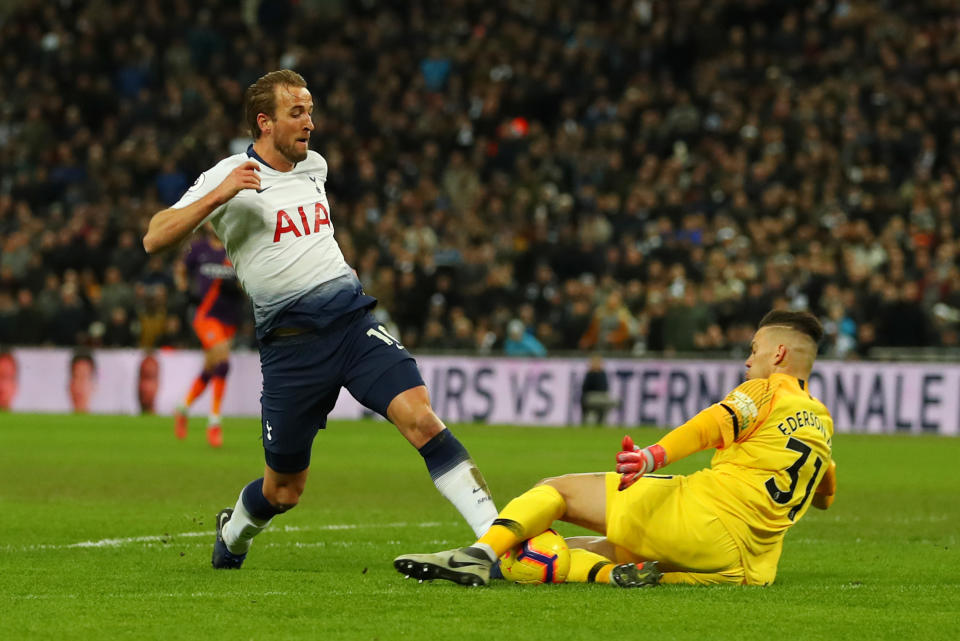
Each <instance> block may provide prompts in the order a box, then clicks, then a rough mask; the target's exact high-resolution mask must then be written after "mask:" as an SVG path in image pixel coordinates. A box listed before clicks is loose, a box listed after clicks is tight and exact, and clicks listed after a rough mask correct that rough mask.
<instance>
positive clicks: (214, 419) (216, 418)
mask: <svg viewBox="0 0 960 641" xmlns="http://www.w3.org/2000/svg"><path fill="white" fill-rule="evenodd" d="M214 425H220V415H219V414H211V415H210V416H208V417H207V427H212V426H214Z"/></svg>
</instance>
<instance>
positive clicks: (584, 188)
mask: <svg viewBox="0 0 960 641" xmlns="http://www.w3.org/2000/svg"><path fill="white" fill-rule="evenodd" d="M61 4H62V5H63V6H61V7H59V8H58V10H57V11H50V10H49V9H48V7H47V6H46V5H45V4H44V3H40V2H24V3H18V4H17V5H16V6H14V7H13V8H11V9H10V10H9V12H8V13H7V14H6V15H7V17H6V18H5V20H4V22H3V23H2V24H0V78H2V80H3V81H4V86H5V87H7V88H8V91H6V92H5V93H4V95H3V97H2V98H0V111H2V113H4V118H3V119H2V122H0V175H3V176H4V177H5V179H4V180H3V181H0V308H2V310H3V311H0V315H2V316H3V317H4V318H6V316H7V315H10V314H13V315H14V316H16V315H17V314H19V313H20V311H21V307H25V308H27V310H28V311H27V312H26V313H27V314H28V315H30V314H32V313H33V312H31V311H29V308H30V307H33V308H34V309H35V310H36V312H38V313H39V314H40V316H41V317H42V318H43V323H42V327H43V331H42V332H40V333H39V335H37V333H33V334H30V335H17V336H15V337H14V340H16V341H17V342H18V343H23V344H33V343H41V344H61V345H77V344H82V343H88V342H91V341H93V340H95V339H94V337H93V334H94V333H95V332H91V328H90V325H91V324H92V323H95V322H99V323H103V324H104V325H105V326H106V328H105V331H104V333H103V335H102V336H101V337H100V340H102V341H104V343H107V342H108V341H107V336H108V335H109V334H111V332H109V331H106V330H109V325H110V320H111V318H113V315H114V310H115V308H117V307H121V308H123V309H124V310H126V313H127V315H128V318H131V319H134V321H133V322H132V323H129V324H130V325H131V326H132V329H133V330H134V331H132V332H131V333H132V335H131V336H124V335H122V333H121V334H116V333H114V337H112V338H110V340H109V344H120V343H119V342H118V341H122V342H124V343H125V344H126V345H128V346H132V345H134V344H140V345H153V344H156V343H157V342H158V340H160V337H161V336H168V335H169V334H170V332H169V331H166V329H165V328H167V320H166V317H167V316H168V315H175V316H177V317H179V318H180V324H181V327H186V326H188V324H189V320H190V319H189V317H188V314H189V310H188V307H189V306H188V305H187V304H186V303H185V302H184V300H185V297H184V296H181V295H180V293H182V292H181V290H179V289H178V282H179V280H178V276H177V274H176V271H175V270H176V267H175V262H174V258H175V257H174V256H173V255H170V256H167V257H162V258H158V259H153V260H151V261H149V262H148V260H147V257H146V255H145V253H144V252H143V250H142V248H141V247H140V246H139V244H138V242H137V238H138V237H139V236H140V235H141V233H142V229H143V226H144V225H145V223H146V220H147V219H148V217H149V215H150V214H151V213H152V212H154V211H157V210H159V209H162V208H163V206H164V204H165V203H168V202H169V201H170V200H171V199H176V198H177V197H178V196H179V193H180V192H182V191H183V190H184V189H186V188H187V184H188V183H189V182H190V181H192V180H193V179H194V178H195V177H196V176H197V175H198V174H199V172H200V171H201V170H202V169H203V168H205V167H208V166H209V165H210V164H211V162H212V161H213V159H214V158H215V157H219V155H220V154H221V153H222V150H223V149H225V148H233V149H238V150H242V149H245V148H246V145H247V144H248V141H247V140H246V135H245V134H244V132H243V131H242V123H240V122H233V121H232V120H231V119H230V118H228V117H226V116H225V114H230V113H236V111H237V109H238V105H239V104H240V100H241V97H242V92H243V90H244V88H245V87H246V86H247V85H248V84H249V83H250V82H252V80H254V79H255V78H257V77H259V76H260V75H261V74H262V73H263V72H265V71H267V70H269V69H274V68H278V67H281V66H292V67H295V68H296V70H297V71H299V72H300V73H301V74H303V75H304V76H305V77H306V79H307V81H308V82H309V84H310V86H311V87H312V88H314V89H315V94H316V95H317V96H320V97H321V99H320V102H318V103H317V109H316V123H315V124H316V135H315V136H314V138H313V139H314V141H315V142H314V144H316V145H318V150H319V151H321V152H322V153H323V154H324V156H325V157H326V158H327V161H328V171H329V175H328V181H327V189H328V192H329V195H330V198H331V200H332V204H333V209H332V211H331V216H332V220H333V221H334V222H335V224H336V226H337V236H338V241H339V242H340V245H341V247H342V248H343V251H344V254H345V256H346V257H347V260H348V262H350V263H351V264H353V265H354V267H355V268H356V269H357V271H358V273H359V274H360V277H361V279H362V281H363V283H364V285H365V286H366V287H367V288H369V289H370V290H371V291H375V293H376V295H377V296H378V298H379V299H380V302H381V306H382V307H383V308H384V309H385V310H386V311H387V312H388V313H389V315H390V317H391V318H392V319H394V321H395V322H396V323H397V325H398V328H399V331H400V334H401V335H402V337H403V339H404V341H405V342H407V343H409V344H410V346H411V347H412V346H414V344H416V346H417V348H418V349H430V348H437V349H444V348H448V347H450V346H452V345H454V344H456V345H457V346H460V345H463V344H466V341H464V340H463V337H464V336H466V334H468V333H470V328H468V327H466V326H465V324H464V323H463V321H462V320H460V317H459V316H458V317H454V316H453V314H452V313H451V312H452V310H453V309H454V308H456V307H460V308H462V309H463V311H464V314H465V316H466V318H467V319H468V320H469V322H470V324H472V326H473V331H474V332H475V333H476V334H477V335H478V336H480V337H481V338H480V339H477V340H474V341H473V345H474V346H475V349H480V350H483V349H486V350H489V349H500V348H501V347H503V345H504V337H503V328H504V326H505V324H506V323H507V322H508V321H509V318H510V317H511V316H513V315H519V309H520V306H521V305H523V304H524V303H529V304H530V305H531V306H532V309H533V313H534V316H533V318H532V319H527V318H524V319H523V320H524V322H525V323H526V325H527V327H533V328H538V330H537V331H538V335H539V337H540V338H541V340H542V341H544V342H546V343H548V344H549V348H550V350H551V352H555V351H557V352H561V351H565V350H577V349H594V348H597V349H603V350H610V351H621V352H629V351H638V352H639V351H644V350H645V351H648V352H661V351H664V350H668V349H672V350H676V351H688V350H689V351H692V352H698V351H700V352H704V351H709V352H711V353H714V352H717V351H723V350H728V353H729V354H733V353H735V351H736V350H738V349H741V348H742V343H743V340H742V334H743V332H742V328H743V327H745V326H750V325H751V324H754V323H756V321H757V320H759V316H758V315H759V314H761V313H763V312H765V311H766V310H768V309H769V308H771V307H773V306H774V305H775V304H776V305H778V306H789V307H793V308H807V309H809V310H810V311H812V312H813V313H815V314H816V315H817V316H818V317H820V318H825V319H826V318H831V317H832V315H833V314H834V313H836V312H835V311H832V310H835V306H836V305H837V304H841V305H843V312H844V319H843V322H842V323H841V325H842V326H844V327H847V328H848V329H849V331H847V330H843V331H844V333H843V334H842V336H844V337H845V338H844V339H843V347H842V349H838V350H836V353H835V354H833V355H834V356H835V357H838V358H840V357H848V356H851V355H854V354H856V355H859V357H869V356H870V351H869V349H863V348H862V345H861V336H865V337H866V338H867V339H868V344H870V345H873V346H875V347H876V348H880V347H885V346H901V347H941V346H948V345H950V344H953V343H955V342H956V340H957V339H956V324H955V323H953V322H949V321H944V320H943V319H944V318H945V317H944V316H943V314H942V313H937V312H935V311H934V310H935V309H943V307H942V306H943V305H946V306H947V307H950V308H952V309H960V301H958V300H956V298H957V291H958V289H957V286H956V285H955V283H956V282H957V281H958V280H960V278H958V273H960V272H958V271H957V270H958V267H960V265H958V259H960V212H958V211H957V210H958V207H960V181H958V179H960V175H958V174H960V125H958V124H957V121H956V117H955V112H956V104H955V102H956V99H955V98H956V92H957V80H956V78H955V77H954V75H955V74H953V72H952V71H951V70H953V69H955V68H957V67H958V66H960V49H958V48H957V47H956V43H957V41H958V39H960V23H958V22H957V21H956V20H949V19H944V16H945V14H944V9H943V6H944V5H943V3H942V2H937V1H936V0H920V1H919V2H916V3H912V4H910V6H909V7H906V8H904V7H901V6H899V5H898V4H896V3H889V2H881V1H880V0H864V1H862V2H856V3H850V2H815V3H807V4H799V5H798V4H796V3H741V2H733V1H732V0H692V1H691V2H687V3H681V4H678V5H676V6H674V4H671V3H644V2H641V3H630V2H621V1H617V2H612V3H586V2H585V3H574V4H570V3H564V2H561V1H560V0H544V2H542V3H539V4H537V5H536V9H533V8H531V7H532V5H529V4H528V3H519V4H518V3H511V2H507V1H506V0H491V2H489V3H487V4H486V5H484V7H485V11H483V12H474V11H473V10H472V9H471V8H470V6H469V3H468V5H463V4H461V3H452V4H445V3H440V4H439V5H438V6H436V7H434V8H433V9H432V10H431V11H430V12H424V11H421V10H420V9H419V8H418V5H416V3H414V4H410V5H406V4H403V3H400V4H397V3H393V4H391V3H372V4H371V3H336V4H337V7H336V8H332V9H331V10H330V11H325V12H316V11H312V10H311V9H310V6H311V5H312V4H313V3H306V2H302V3H293V2H286V1H277V2H262V3H258V4H257V10H256V11H250V12H246V13H243V12H242V10H241V9H240V8H239V7H235V6H233V5H232V4H231V3H225V2H223V1H222V0H196V1H194V2H189V3H178V4H176V7H175V8H174V9H173V10H170V8H169V6H168V4H169V3H164V2H162V1H161V0H143V2H141V3H125V2H113V3H102V2H95V1H93V0H74V1H73V2H69V3H61ZM707 14H709V15H710V16H712V19H711V20H710V21H703V20H700V19H699V18H700V16H702V15H707ZM558 15H562V16H563V19H562V20H558V19H557V16H558ZM214 17H216V19H214ZM184 24H188V25H190V29H189V30H188V31H187V32H186V33H183V31H182V29H180V28H178V26H179V25H184ZM690 24H695V25H697V28H696V29H691V28H689V26H688V25H690ZM570 25H579V29H575V28H573V27H571V26H570ZM345 27H346V28H345ZM264 33H266V34H282V35H280V36H278V37H276V38H272V39H267V44H265V45H264V46H263V47H258V48H256V50H254V49H251V48H250V47H249V42H250V39H251V38H257V39H258V41H261V40H263V38H262V37H260V34H264ZM316 33H324V34H327V35H326V36H325V38H324V42H323V43H322V45H319V46H318V45H317V44H316V39H315V34H316ZM356 33H364V34H366V35H367V36H368V37H367V38H365V39H364V42H363V43H360V42H359V41H358V40H357V39H356V38H355V37H354V35H353V34H356ZM423 33H429V34H435V35H436V37H435V38H423V37H421V36H422V34H423ZM890 33H896V34H897V37H896V38H892V37H890V35H889V34H890ZM38 34H39V35H41V36H42V35H45V34H49V35H50V37H35V36H36V35H38ZM583 34H603V36H602V37H600V36H594V37H584V35H583ZM103 42H110V43H113V44H112V46H111V47H106V48H105V47H102V46H101V43H103ZM368 43H372V44H368ZM411 43H413V44H411ZM397 51H402V52H403V53H402V55H398V54H397V53H396V52H397ZM584 77H586V78H590V79H591V83H590V86H589V87H585V86H584V85H583V84H582V83H579V82H572V81H570V80H569V79H570V78H584ZM197 123H199V124H197ZM73 274H75V275H76V276H74V275H73ZM584 275H586V278H584ZM634 281H635V282H636V285H632V286H631V285H630V284H629V283H631V282H634ZM157 286H163V287H164V288H165V289H166V300H165V303H164V305H163V307H164V310H163V311H164V312H165V313H163V314H162V315H161V314H160V310H159V309H154V308H157V307H158V306H157V302H156V291H157V290H156V289H155V288H156V287H157ZM617 289H619V290H620V296H621V303H622V309H621V311H619V312H617V313H613V312H612V310H611V309H608V305H609V304H610V295H611V292H612V291H614V290H617ZM23 290H27V291H29V293H30V295H31V296H30V297H26V296H21V293H20V292H21V291H23ZM890 290H894V291H890ZM435 294H440V295H441V296H442V299H443V304H442V305H441V306H438V309H439V310H440V311H439V312H438V314H439V315H435V314H432V313H428V310H429V309H430V305H429V301H430V300H431V299H432V297H433V296H434V295H435ZM848 299H851V300H848ZM938 305H940V306H941V307H938ZM605 309H606V310H607V311H606V312H604V313H603V314H600V312H601V311H602V310H605ZM691 310H694V311H692V312H691ZM154 312H156V313H154ZM600 316H602V318H603V321H604V322H606V323H608V324H609V326H608V327H607V326H601V318H600ZM628 319H633V320H632V321H631V320H628ZM144 321H146V322H144ZM868 323H869V324H872V329H868V330H866V331H864V330H863V327H864V325H865V324H868ZM435 324H439V325H440V327H439V328H438V327H436V326H435ZM458 325H459V328H458ZM0 326H4V325H3V321H0ZM428 326H429V328H428ZM544 326H549V327H551V328H552V330H553V331H552V333H551V335H550V336H549V337H548V335H547V334H546V333H544V332H542V331H541V330H540V329H539V328H540V327H544ZM851 327H852V329H851ZM428 329H429V331H428ZM0 331H7V330H3V329H0ZM871 331H872V332H873V333H872V334H871ZM491 336H499V338H496V339H494V341H493V342H491ZM838 336H840V334H838ZM240 338H241V337H240V336H239V335H238V341H239V340H240ZM177 340H179V339H177ZM177 340H170V339H168V338H163V339H162V342H165V343H175V342H177ZM186 344H187V345H189V346H192V347H196V346H197V343H196V340H195V339H193V338H190V337H187V341H186Z"/></svg>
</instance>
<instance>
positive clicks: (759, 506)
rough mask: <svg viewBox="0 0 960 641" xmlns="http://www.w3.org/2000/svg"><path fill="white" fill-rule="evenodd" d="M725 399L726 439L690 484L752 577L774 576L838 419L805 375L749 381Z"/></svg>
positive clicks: (824, 464)
mask: <svg viewBox="0 0 960 641" xmlns="http://www.w3.org/2000/svg"><path fill="white" fill-rule="evenodd" d="M718 406H719V408H720V410H718V409H714V410H713V412H712V414H713V416H715V417H717V418H719V419H720V430H719V431H720V434H719V437H720V438H719V439H717V440H719V441H721V442H720V443H717V444H716V446H717V448H718V449H717V452H716V454H714V456H713V460H712V461H711V466H710V468H708V469H705V470H701V471H700V472H697V473H695V474H692V475H690V476H689V477H688V478H689V487H690V489H691V490H694V491H695V492H696V493H697V496H698V498H700V499H701V500H702V501H703V502H704V503H705V504H707V505H709V506H710V507H712V508H714V510H715V511H716V514H717V516H718V518H719V519H720V520H721V521H722V522H723V524H724V525H725V526H726V527H727V529H728V530H729V531H730V533H731V534H733V535H734V538H735V539H737V541H738V544H739V545H740V546H741V552H742V553H743V559H744V565H745V568H744V569H745V571H746V573H747V575H748V579H751V580H749V581H748V582H749V583H753V584H764V583H770V582H772V581H773V579H774V577H775V576H776V571H777V562H778V561H779V559H780V552H781V549H782V546H783V535H784V533H785V532H786V530H787V529H788V528H789V527H790V526H791V525H793V524H794V523H796V522H797V521H798V520H799V519H800V517H802V516H803V515H804V513H805V512H806V511H807V509H808V508H809V506H810V502H811V497H812V496H813V494H814V491H815V490H816V488H817V485H818V483H820V480H821V479H822V478H823V476H824V474H825V473H826V472H827V470H828V468H829V467H830V462H831V445H832V443H831V441H832V438H833V419H832V418H831V417H830V413H829V412H828V411H827V408H826V407H825V406H824V405H823V403H821V402H820V401H818V400H817V399H815V398H814V397H813V396H811V395H810V393H809V392H808V391H807V389H806V385H805V382H804V381H802V380H799V379H797V378H794V377H793V376H788V375H786V374H774V375H772V376H770V378H766V379H754V380H750V381H746V382H745V383H743V384H741V385H740V386H738V387H737V388H736V389H734V390H733V391H732V392H730V394H729V395H728V396H727V397H726V398H725V399H724V400H723V401H721V402H720V403H719V404H718ZM715 407H716V406H715ZM721 410H722V411H721ZM711 440H713V439H711Z"/></svg>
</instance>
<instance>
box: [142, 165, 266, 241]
mask: <svg viewBox="0 0 960 641" xmlns="http://www.w3.org/2000/svg"><path fill="white" fill-rule="evenodd" d="M259 172H260V165H258V164H257V163H255V162H254V161H252V160H248V161H247V162H245V163H243V164H242V165H239V166H237V167H234V168H233V170H232V171H231V172H230V173H229V174H227V176H226V178H224V179H223V180H222V181H221V182H220V183H219V184H218V185H217V186H216V187H214V188H213V189H212V190H210V191H209V192H207V193H206V194H205V195H203V196H202V197H200V198H198V199H196V200H194V201H192V202H190V204H188V205H186V206H184V207H181V208H177V207H176V206H174V207H168V208H167V209H164V210H162V211H159V212H157V213H156V214H154V215H153V217H152V218H151V219H150V224H149V226H148V227H147V233H146V234H145V235H144V237H143V248H144V249H145V250H146V251H147V253H148V254H153V253H155V252H159V251H164V250H166V249H170V248H171V247H176V246H177V245H179V244H180V242H181V241H183V239H184V238H186V237H187V236H189V235H190V234H191V233H192V232H193V230H194V229H196V228H197V227H198V226H199V225H200V223H202V222H203V221H204V219H206V217H207V216H209V215H210V214H212V213H213V212H214V211H215V210H216V209H217V207H220V206H221V205H223V204H225V203H226V202H227V201H229V200H230V199H231V198H233V197H234V196H236V195H237V194H238V193H240V191H241V190H243V189H259V187H260V174H259ZM188 193H189V192H188ZM182 201H183V199H181V202H182ZM177 204H180V203H177Z"/></svg>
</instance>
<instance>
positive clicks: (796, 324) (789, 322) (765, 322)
mask: <svg viewBox="0 0 960 641" xmlns="http://www.w3.org/2000/svg"><path fill="white" fill-rule="evenodd" d="M772 325H775V326H778V327H789V328H790V329H794V330H796V331H798V332H800V333H801V334H806V335H807V336H809V337H810V338H812V339H813V342H814V343H819V342H820V339H821V338H823V325H821V324H820V320H819V319H817V317H816V316H814V315H813V314H811V313H810V312H790V311H785V310H776V309H775V310H773V311H770V312H767V315H766V316H764V317H763V318H762V319H761V320H760V325H759V326H758V329H759V328H760V327H768V326H772Z"/></svg>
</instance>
